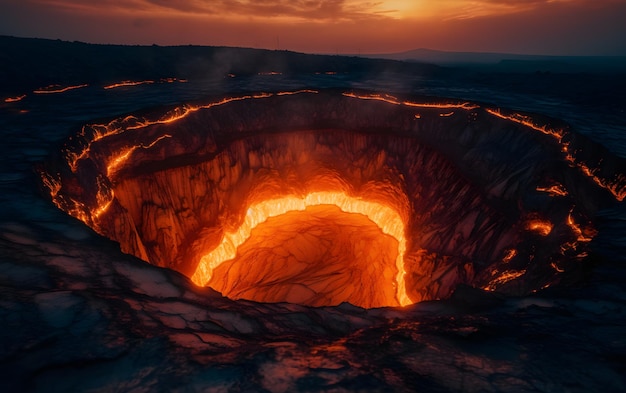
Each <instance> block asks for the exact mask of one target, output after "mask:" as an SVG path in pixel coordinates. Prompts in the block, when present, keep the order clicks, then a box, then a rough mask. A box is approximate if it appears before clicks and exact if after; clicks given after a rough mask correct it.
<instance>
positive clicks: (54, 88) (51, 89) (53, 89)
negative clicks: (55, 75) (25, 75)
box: [33, 83, 89, 94]
mask: <svg viewBox="0 0 626 393" xmlns="http://www.w3.org/2000/svg"><path fill="white" fill-rule="evenodd" d="M87 86H89V85H88V84H86V83H85V84H82V85H75V86H66V87H62V86H59V85H50V86H46V87H42V88H40V89H36V90H33V93H35V94H56V93H65V92H66V91H70V90H75V89H82V88H83V87H87Z"/></svg>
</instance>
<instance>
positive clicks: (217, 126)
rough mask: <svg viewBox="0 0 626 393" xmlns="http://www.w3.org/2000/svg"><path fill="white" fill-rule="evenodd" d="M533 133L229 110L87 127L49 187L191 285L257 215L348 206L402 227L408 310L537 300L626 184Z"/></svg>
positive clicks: (275, 103)
mask: <svg viewBox="0 0 626 393" xmlns="http://www.w3.org/2000/svg"><path fill="white" fill-rule="evenodd" d="M535 120H536V122H534V121H535ZM536 123H541V119H530V118H528V117H524V116H522V115H519V114H504V113H503V112H501V111H496V110H495V109H493V108H483V107H480V106H478V105H474V104H469V103H458V102H449V101H446V100H432V99H431V100H421V101H419V100H403V99H398V98H396V97H391V96H381V95H372V94H354V93H345V92H338V91H323V92H312V91H303V92H296V94H293V93H289V94H284V93H276V94H261V95H256V96H255V95H250V96H238V97H229V98H227V99H216V100H209V101H207V102H202V103H194V104H189V105H187V106H183V107H179V108H172V109H162V110H156V111H151V112H145V113H140V114H136V115H132V116H129V117H126V118H120V119H116V120H113V121H111V122H109V123H107V124H102V125H88V126H85V127H84V128H83V130H81V132H80V133H79V134H78V135H77V136H76V137H74V138H73V139H71V140H70V141H68V143H67V144H66V147H65V149H64V155H63V157H61V158H59V159H58V160H57V161H56V162H53V163H52V164H51V165H50V166H49V167H48V169H46V170H45V171H44V172H43V174H42V179H43V181H44V184H45V185H46V187H47V188H48V189H49V191H50V193H51V194H52V197H53V201H54V202H55V203H56V204H57V205H58V206H59V207H60V208H62V209H64V210H66V211H68V212H69V213H70V214H72V215H74V216H75V217H78V218H80V219H81V220H83V221H85V222H86V223H88V224H89V225H90V226H92V227H93V228H95V229H96V230H97V231H98V232H100V233H102V234H103V235H105V236H107V237H110V238H112V239H115V240H117V241H119V242H120V244H121V247H122V250H123V251H125V252H128V253H131V254H134V255H136V256H138V257H140V258H142V259H144V260H146V261H148V262H150V263H153V264H156V265H159V266H166V267H170V268H173V269H176V270H179V271H181V272H183V273H185V274H186V275H188V276H191V275H192V274H193V272H194V271H195V270H196V268H197V265H198V263H199V259H200V257H201V256H202V255H204V254H206V253H207V252H208V251H210V250H211V249H212V248H213V247H215V246H216V245H217V244H218V243H219V241H220V239H221V238H222V237H223V236H224V233H225V232H226V231H229V230H234V229H235V228H236V227H237V226H238V225H240V223H241V222H242V220H243V219H244V216H245V214H246V209H247V208H248V206H250V204H251V203H253V202H255V201H262V200H265V199H269V198H273V197H276V196H287V195H297V196H301V195H306V194H307V193H310V192H316V191H339V192H343V193H346V194H349V195H351V196H353V197H355V198H360V199H366V200H372V201H376V202H379V203H381V204H384V205H386V206H390V207H391V208H393V209H394V210H395V211H396V212H397V213H398V214H399V216H400V217H401V218H402V220H403V222H404V234H405V236H406V252H405V255H404V258H403V260H404V269H405V270H406V275H405V276H404V279H405V285H406V292H407V295H408V297H409V298H410V299H411V301H413V302H415V301H420V300H425V299H435V298H442V297H446V296H448V295H449V294H450V293H451V291H452V290H453V289H454V287H455V286H456V285H458V284H459V283H467V284H471V285H474V286H477V287H481V288H485V289H489V290H500V291H506V292H513V293H528V292H530V291H533V290H536V289H539V288H542V287H545V286H548V285H552V284H554V283H557V282H559V281H560V280H562V279H563V278H571V277H576V276H577V274H578V272H579V271H580V269H581V264H582V261H583V260H584V258H585V256H586V252H587V251H586V244H587V242H588V241H589V240H590V239H591V238H592V237H593V233H594V231H593V228H592V226H591V223H590V222H589V220H590V218H589V217H591V216H592V213H593V212H594V211H595V209H597V208H598V206H600V205H602V204H604V203H612V201H614V200H615V199H618V200H619V199H620V198H622V199H623V194H624V184H626V182H624V179H622V178H620V177H615V176H614V175H615V174H616V173H617V174H619V173H622V172H620V171H619V168H621V165H622V163H621V162H619V161H618V160H611V159H608V160H605V161H604V162H603V163H602V166H597V165H599V163H598V162H597V160H595V159H594V157H596V156H597V153H594V152H593V151H594V147H593V146H591V147H589V146H587V149H586V150H585V152H584V153H581V152H580V150H579V149H577V146H578V145H583V144H586V142H587V141H583V140H581V138H580V137H574V136H573V135H571V134H569V133H567V132H566V130H565V128H562V127H561V128H560V127H558V126H556V125H546V124H543V125H540V124H539V125H538V124H536ZM544 123H545V121H544ZM574 145H576V146H574ZM589 151H591V152H589ZM589 162H591V163H592V164H597V165H596V166H594V167H591V168H592V169H591V170H590V166H589V164H588V163H589ZM240 257H241V258H242V260H246V257H245V255H243V256H240ZM233 263H235V262H233ZM248 265H249V266H250V269H253V266H254V264H253V263H249V264H248ZM394 268H395V267H394ZM224 269H226V268H224ZM381 269H382V270H381V272H382V271H384V270H385V268H384V267H383V268H381ZM226 270H232V269H230V268H229V269H226ZM396 273H397V271H396ZM392 281H393V280H392ZM396 281H397V280H396ZM396 284H399V283H396ZM217 286H219V287H220V288H221V289H225V288H226V287H229V285H221V286H220V285H217ZM230 287H232V285H231V286H230ZM363 288H364V290H365V291H368V290H371V291H372V292H374V291H376V289H375V288H376V286H375V285H364V286H363ZM231 290H234V289H233V288H230V289H229V291H231ZM241 291H244V292H245V290H241ZM241 291H240V292H241ZM264 296H265V295H264ZM268 299H270V298H259V299H258V300H268ZM270 300H271V301H278V300H281V299H279V298H276V297H271V299H270ZM282 300H289V297H286V298H284V299H282ZM343 300H346V299H342V301H343ZM347 301H350V299H347ZM331 303H332V302H331ZM331 303H326V304H331ZM313 304H317V303H313ZM360 305H364V306H378V305H394V304H379V303H375V302H374V303H370V304H368V303H367V302H366V303H361V304H360Z"/></svg>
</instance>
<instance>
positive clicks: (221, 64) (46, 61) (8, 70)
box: [0, 36, 445, 92]
mask: <svg viewBox="0 0 626 393" xmlns="http://www.w3.org/2000/svg"><path fill="white" fill-rule="evenodd" d="M443 71H445V70H442V69H441V68H440V67H438V66H434V65H424V64H411V63H407V62H400V61H394V60H391V59H369V58H359V57H355V56H353V57H348V56H333V55H311V54H304V53H297V52H290V51H275V50H263V49H249V48H233V47H212V46H192V45H187V46H157V45H152V46H131V45H99V44H87V43H83V42H67V41H61V40H48V39H37V38H17V37H8V36H0V90H2V91H5V92H11V91H15V92H21V91H24V89H35V88H38V87H42V86H46V85H48V84H53V83H54V84H67V85H69V84H80V83H109V82H117V81H120V80H125V79H159V78H170V77H176V78H186V79H206V78H223V77H225V76H226V75H228V74H236V75H239V76H243V75H253V74H257V73H267V72H278V73H282V74H293V73H311V74H313V73H316V72H321V73H324V72H336V73H343V72H350V73H351V74H357V73H364V74H377V73H383V72H400V73H405V72H406V73H411V74H414V75H415V74H425V75H433V74H437V73H440V72H443Z"/></svg>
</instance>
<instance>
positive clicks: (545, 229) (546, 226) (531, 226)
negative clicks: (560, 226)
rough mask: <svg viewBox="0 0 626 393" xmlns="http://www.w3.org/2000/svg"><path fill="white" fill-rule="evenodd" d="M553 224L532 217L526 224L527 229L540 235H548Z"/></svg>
mask: <svg viewBox="0 0 626 393" xmlns="http://www.w3.org/2000/svg"><path fill="white" fill-rule="evenodd" d="M553 227H554V225H553V224H552V223H551V222H550V221H548V220H540V219H532V220H530V221H529V222H528V223H527V224H526V228H527V229H528V230H529V231H532V232H536V233H538V234H540V235H541V236H548V235H549V234H550V232H552V228H553Z"/></svg>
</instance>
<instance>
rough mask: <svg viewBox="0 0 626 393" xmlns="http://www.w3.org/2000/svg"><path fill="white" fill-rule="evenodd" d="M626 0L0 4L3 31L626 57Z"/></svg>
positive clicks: (99, 38) (148, 40)
mask: <svg viewBox="0 0 626 393" xmlns="http://www.w3.org/2000/svg"><path fill="white" fill-rule="evenodd" d="M625 21H626V0H388V1H385V0H383V1H377V0H371V1H365V0H363V1H362V0H97V1H96V0H0V34H1V35H14V36H20V37H40V38H53V39H57V38H58V39H62V40H70V41H74V40H76V41H84V42H91V43H116V44H159V45H185V44H198V45H227V46H240V47H254V48H267V49H288V50H294V51H299V52H312V53H333V54H335V53H338V54H357V53H363V54H364V53H392V52H401V51H406V50H411V49H417V48H430V49H438V50H446V51H472V52H506V53H523V54H550V55H626V22H625Z"/></svg>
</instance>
